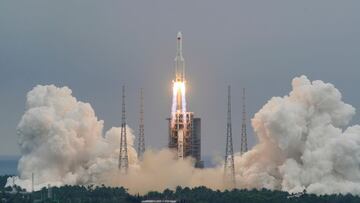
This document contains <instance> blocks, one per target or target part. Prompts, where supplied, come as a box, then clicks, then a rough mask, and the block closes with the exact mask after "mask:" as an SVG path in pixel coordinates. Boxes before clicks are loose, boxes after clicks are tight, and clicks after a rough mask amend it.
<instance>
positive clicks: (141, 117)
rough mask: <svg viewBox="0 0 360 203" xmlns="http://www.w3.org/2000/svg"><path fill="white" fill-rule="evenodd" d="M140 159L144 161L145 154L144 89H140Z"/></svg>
mask: <svg viewBox="0 0 360 203" xmlns="http://www.w3.org/2000/svg"><path fill="white" fill-rule="evenodd" d="M138 139H139V140H138V158H139V159H140V160H142V159H143V156H144V152H145V136H144V95H143V89H142V88H141V89H140V121H139V138H138Z"/></svg>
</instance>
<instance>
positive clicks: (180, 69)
mask: <svg viewBox="0 0 360 203" xmlns="http://www.w3.org/2000/svg"><path fill="white" fill-rule="evenodd" d="M175 81H176V82H184V81H185V60H184V57H183V54H182V34H181V32H178V33H177V41H176V57H175Z"/></svg>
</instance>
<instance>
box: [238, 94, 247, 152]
mask: <svg viewBox="0 0 360 203" xmlns="http://www.w3.org/2000/svg"><path fill="white" fill-rule="evenodd" d="M242 102H243V103H242V124H241V145H240V153H241V155H243V154H244V153H245V152H247V150H248V147H247V133H246V108H245V88H243V96H242Z"/></svg>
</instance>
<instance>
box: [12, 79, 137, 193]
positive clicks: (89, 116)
mask: <svg viewBox="0 0 360 203" xmlns="http://www.w3.org/2000/svg"><path fill="white" fill-rule="evenodd" d="M127 129H128V132H127V135H128V136H127V140H128V145H129V158H130V160H129V161H130V164H133V163H135V162H136V152H135V150H134V148H133V147H132V145H133V140H134V136H133V134H132V132H131V130H129V128H127ZM102 131H103V121H101V120H98V119H97V117H96V116H95V113H94V111H93V109H92V108H91V106H90V104H88V103H83V102H79V101H77V100H76V98H74V97H73V96H72V95H71V90H70V89H69V88H67V87H63V88H57V87H55V86H53V85H50V86H40V85H39V86H36V87H35V88H34V89H33V90H31V91H30V92H29V93H28V94H27V102H26V112H25V114H24V115H23V117H22V119H21V121H20V123H19V124H18V127H17V132H18V133H17V134H18V138H19V146H20V150H21V154H22V157H21V159H20V161H19V165H18V171H19V173H20V176H19V177H18V178H16V181H15V183H16V184H17V185H20V186H22V187H24V188H26V189H28V190H29V189H31V176H32V173H34V175H35V184H36V185H37V189H40V187H42V186H45V185H47V184H51V185H64V184H89V183H97V182H99V181H100V180H99V178H100V177H101V175H102V174H103V173H106V172H107V171H110V170H113V169H114V168H116V167H117V160H118V158H117V157H118V152H119V141H120V136H119V135H120V129H119V128H112V129H110V130H109V131H108V132H106V134H105V136H104V135H103V134H102ZM10 182H11V181H8V183H9V184H10Z"/></svg>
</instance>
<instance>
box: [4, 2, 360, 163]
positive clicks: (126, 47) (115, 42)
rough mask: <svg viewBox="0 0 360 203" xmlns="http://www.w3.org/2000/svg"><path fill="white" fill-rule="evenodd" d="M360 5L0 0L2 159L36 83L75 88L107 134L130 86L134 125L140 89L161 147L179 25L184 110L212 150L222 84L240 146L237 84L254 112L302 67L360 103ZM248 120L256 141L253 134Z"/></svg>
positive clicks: (151, 144) (221, 120) (219, 124)
mask: <svg viewBox="0 0 360 203" xmlns="http://www.w3.org/2000/svg"><path fill="white" fill-rule="evenodd" d="M359 9H360V2H359V1H355V0H354V1H350V0H349V1H332V0H319V1H312V0H305V1H287V0H283V1H279V0H274V1H265V0H263V1H259V0H248V1H240V0H234V1H230V0H229V1H215V0H197V1H193V0H186V1H166V0H162V1H160V0H152V1H119V0H116V1H115V0H114V1H110V0H106V1H96V0H77V1H68V0H64V1H47V0H33V1H17V0H15V1H0V155H18V154H20V152H19V149H18V145H17V135H16V126H17V124H18V122H19V121H20V119H21V116H22V114H23V113H24V110H25V100H26V93H27V92H28V91H30V90H31V89H32V88H33V87H34V86H36V85H37V84H42V85H46V84H55V85H56V86H59V87H60V86H68V87H69V88H71V89H72V90H73V95H74V96H75V97H76V98H77V99H78V100H80V101H83V102H88V103H90V104H91V105H92V107H93V108H94V110H95V112H96V115H97V116H98V118H99V119H101V120H104V123H105V124H104V126H105V128H104V131H106V130H107V129H109V128H111V127H112V126H120V122H121V86H122V85H126V105H127V106H126V111H127V121H128V124H129V125H130V127H131V128H133V129H134V130H135V133H137V128H138V120H139V90H140V88H142V87H143V88H144V97H145V106H144V107H145V140H146V146H147V148H153V149H160V148H163V147H166V145H167V142H168V132H167V121H166V120H165V119H166V118H167V117H169V115H170V108H171V82H172V80H173V78H174V75H175V73H174V57H175V53H176V34H177V32H178V31H182V33H183V39H184V41H183V43H184V44H183V52H184V57H185V60H186V80H187V85H188V86H187V106H188V109H189V110H190V111H193V112H194V113H195V115H196V116H197V117H201V119H202V153H203V155H204V156H205V157H210V156H223V155H224V152H225V135H226V110H227V109H226V108H227V106H226V105H227V102H226V99H227V96H226V94H227V92H226V88H227V85H231V86H232V119H233V120H232V124H233V140H234V149H235V151H239V150H240V132H241V111H242V109H241V94H242V93H241V91H242V88H246V94H247V95H246V96H247V112H248V118H252V117H253V116H254V114H255V113H256V112H257V111H258V110H259V109H260V108H261V107H262V106H263V105H264V104H265V103H266V102H267V101H268V100H269V99H270V98H271V97H273V96H283V95H285V94H287V93H288V92H289V90H290V89H291V80H292V78H294V77H295V76H299V75H302V74H305V75H307V76H308V77H309V78H310V79H311V80H323V81H326V82H330V83H333V84H334V85H335V86H336V87H337V88H338V89H339V90H340V91H341V92H342V94H343V98H344V101H345V102H347V103H350V104H351V105H353V106H354V107H355V108H356V109H360V95H359V93H358V88H357V87H359V86H360V80H359V75H360V51H359V47H360V39H359V36H360V26H359V22H360V13H359V12H358V11H359ZM356 123H360V115H359V114H357V115H356V116H355V117H354V119H353V120H352V124H356ZM247 124H248V139H249V145H250V147H252V146H254V144H256V142H257V140H256V136H255V135H254V133H253V132H252V129H251V126H250V120H249V119H248V120H247Z"/></svg>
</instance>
